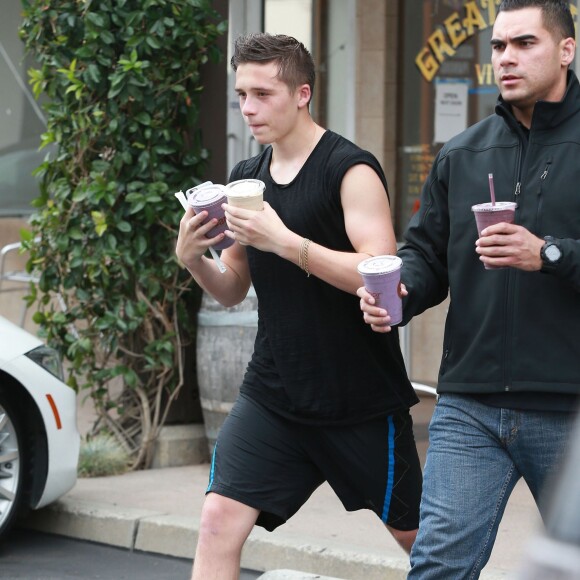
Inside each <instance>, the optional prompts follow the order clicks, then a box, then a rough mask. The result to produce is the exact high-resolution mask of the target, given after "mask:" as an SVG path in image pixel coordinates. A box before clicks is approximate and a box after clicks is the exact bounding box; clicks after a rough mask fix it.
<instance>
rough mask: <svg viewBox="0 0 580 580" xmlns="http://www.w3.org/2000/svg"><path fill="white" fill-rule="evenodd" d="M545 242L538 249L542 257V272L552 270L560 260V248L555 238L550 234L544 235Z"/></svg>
mask: <svg viewBox="0 0 580 580" xmlns="http://www.w3.org/2000/svg"><path fill="white" fill-rule="evenodd" d="M544 240H545V242H546V243H545V244H544V245H543V246H542V249H541V250H540V258H542V269H541V271H542V272H553V271H554V270H555V269H556V267H557V266H558V264H559V263H560V261H561V260H562V248H561V247H560V243H559V242H558V240H557V239H556V238H553V237H552V236H545V237H544Z"/></svg>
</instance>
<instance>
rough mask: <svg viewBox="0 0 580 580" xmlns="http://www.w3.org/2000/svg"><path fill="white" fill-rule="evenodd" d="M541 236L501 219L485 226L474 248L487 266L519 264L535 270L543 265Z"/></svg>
mask: <svg viewBox="0 0 580 580" xmlns="http://www.w3.org/2000/svg"><path fill="white" fill-rule="evenodd" d="M543 245H544V240H543V239H541V238H538V237H537V236H535V235H534V234H532V233H531V232H530V231H528V230H527V229H526V228H524V227H522V226H518V225H515V224H508V223H505V222H504V223H500V224H495V225H493V226H489V227H487V228H485V229H484V230H483V231H482V232H481V237H480V238H479V239H478V240H477V241H476V242H475V251H476V252H477V253H478V254H479V256H480V258H479V259H480V260H481V261H482V262H483V263H484V264H487V265H488V266H496V267H506V266H510V267H512V268H518V269H520V270H525V271H527V272H535V271H538V270H540V269H541V268H542V260H541V258H540V249H541V248H542V246H543Z"/></svg>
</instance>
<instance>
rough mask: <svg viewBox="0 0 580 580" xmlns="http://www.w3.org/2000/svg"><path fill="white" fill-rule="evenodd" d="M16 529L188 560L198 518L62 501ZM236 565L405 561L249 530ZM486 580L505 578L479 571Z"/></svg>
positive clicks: (336, 572)
mask: <svg viewBox="0 0 580 580" xmlns="http://www.w3.org/2000/svg"><path fill="white" fill-rule="evenodd" d="M18 525H19V526H20V527H21V528H27V529H32V530H36V531H40V532H44V533H49V534H57V535H61V536H67V537H72V538H76V539H80V540H85V541H91V542H97V543H102V544H107V545H111V546H116V547H119V548H125V549H128V550H138V551H143V552H148V553H155V554H162V555H165V556H172V557H176V558H191V559H193V556H194V551H195V545H196V543H197V537H198V529H199V520H197V519H196V518H191V517H186V516H180V515H173V514H165V513H160V512H155V511H150V510H142V509H135V508H122V507H119V506H118V505H115V504H107V503H97V502H88V501H82V500H75V499H69V498H64V499H60V500H58V501H56V502H55V503H53V504H51V505H49V506H47V507H45V508H42V509H40V510H37V511H33V512H30V514H29V515H28V516H27V517H26V518H25V519H23V520H20V521H19V522H18ZM242 567H243V568H247V569H251V570H257V571H263V572H264V574H262V575H261V576H260V580H314V579H316V580H340V579H344V580H346V579H348V580H405V579H406V577H407V572H408V569H409V562H408V560H407V558H405V557H401V558H393V557H386V556H382V555H381V554H376V553H361V552H360V551H354V550H348V549H342V548H328V547H326V546H321V545H320V543H319V542H318V543H317V540H316V539H315V538H306V537H303V538H299V539H297V538H296V537H291V536H288V535H284V534H283V533H281V532H276V534H271V533H269V532H267V531H266V530H263V529H261V528H254V530H253V531H252V533H251V534H250V537H249V538H248V541H247V542H246V545H245V546H244V551H243V553H242ZM481 577H482V578H483V579H486V580H502V579H505V578H509V576H508V574H507V573H503V572H499V571H491V570H490V571H485V572H483V573H482V575H481Z"/></svg>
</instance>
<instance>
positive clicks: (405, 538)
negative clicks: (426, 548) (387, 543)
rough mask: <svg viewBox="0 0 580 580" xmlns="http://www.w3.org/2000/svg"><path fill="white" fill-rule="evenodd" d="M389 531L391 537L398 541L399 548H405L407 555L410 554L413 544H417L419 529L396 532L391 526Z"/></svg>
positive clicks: (388, 527)
mask: <svg viewBox="0 0 580 580" xmlns="http://www.w3.org/2000/svg"><path fill="white" fill-rule="evenodd" d="M387 529H388V530H389V532H391V535H392V536H393V538H395V540H397V543H398V544H399V546H401V548H403V550H405V552H407V554H410V553H411V548H412V547H413V543H414V542H415V538H416V537H417V529H415V530H396V529H395V528H392V527H391V526H387Z"/></svg>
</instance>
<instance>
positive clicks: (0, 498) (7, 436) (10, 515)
mask: <svg viewBox="0 0 580 580" xmlns="http://www.w3.org/2000/svg"><path fill="white" fill-rule="evenodd" d="M22 435H23V434H22V432H21V430H20V422H19V420H18V415H17V414H16V413H15V412H14V410H13V408H12V406H11V404H10V402H9V401H8V400H7V399H6V396H5V395H4V394H3V393H2V392H0V536H2V535H3V534H4V533H5V532H6V531H7V530H8V528H9V527H10V525H11V524H12V522H13V521H14V518H15V517H16V515H17V514H18V512H19V508H20V503H21V498H22V496H23V487H24V470H23V466H24V457H23V452H24V450H23V447H22V443H21V442H22V439H23V436H22Z"/></svg>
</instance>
